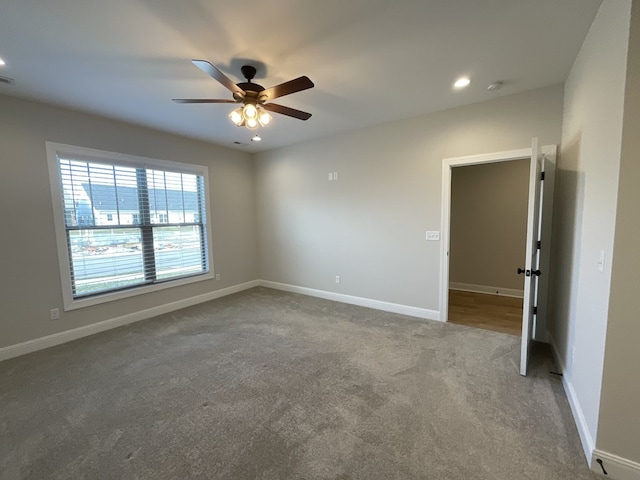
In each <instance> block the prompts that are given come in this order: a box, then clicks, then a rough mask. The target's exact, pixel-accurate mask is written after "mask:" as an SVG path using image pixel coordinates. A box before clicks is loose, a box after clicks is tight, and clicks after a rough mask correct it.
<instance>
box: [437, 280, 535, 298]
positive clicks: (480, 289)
mask: <svg viewBox="0 0 640 480" xmlns="http://www.w3.org/2000/svg"><path fill="white" fill-rule="evenodd" d="M449 288H450V289H451V290H462V291H463V292H475V293H490V294H492V295H502V296H503V297H517V298H522V297H524V290H517V289H515V288H502V287H491V286H487V285H474V284H473V283H460V282H449Z"/></svg>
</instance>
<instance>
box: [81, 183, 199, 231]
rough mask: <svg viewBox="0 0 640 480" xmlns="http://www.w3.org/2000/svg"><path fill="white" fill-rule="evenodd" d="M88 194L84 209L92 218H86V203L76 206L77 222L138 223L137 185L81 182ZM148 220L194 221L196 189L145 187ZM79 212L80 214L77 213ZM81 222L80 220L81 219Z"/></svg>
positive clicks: (97, 223) (164, 221) (101, 223)
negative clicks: (148, 211)
mask: <svg viewBox="0 0 640 480" xmlns="http://www.w3.org/2000/svg"><path fill="white" fill-rule="evenodd" d="M82 188H83V190H84V192H85V194H86V197H87V198H88V212H89V215H91V212H93V218H94V219H95V223H94V222H91V221H89V222H86V223H85V221H84V218H85V216H86V214H87V207H84V206H83V205H82V204H79V205H77V206H76V212H77V213H76V215H77V221H78V223H77V224H78V225H82V224H94V225H135V224H139V223H141V219H140V209H139V204H138V202H139V198H138V189H136V188H134V187H121V186H118V187H117V191H116V195H115V197H114V195H113V192H114V189H115V188H116V187H115V186H113V185H100V184H93V183H92V184H89V183H83V184H82ZM149 206H150V210H151V212H152V214H151V223H185V222H197V221H198V193H197V192H184V193H183V192H181V191H178V190H165V189H151V190H149ZM81 213H82V215H81ZM81 222H82V223H81Z"/></svg>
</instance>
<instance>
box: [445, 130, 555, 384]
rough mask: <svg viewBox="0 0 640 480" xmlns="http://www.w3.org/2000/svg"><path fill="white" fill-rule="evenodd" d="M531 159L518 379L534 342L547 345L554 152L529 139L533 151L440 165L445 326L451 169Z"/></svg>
mask: <svg viewBox="0 0 640 480" xmlns="http://www.w3.org/2000/svg"><path fill="white" fill-rule="evenodd" d="M527 158H528V159H529V162H530V163H529V167H530V168H529V185H528V188H527V191H528V206H527V220H526V222H527V234H526V240H525V249H526V250H525V251H526V254H525V258H524V259H523V260H522V265H521V266H516V269H517V272H518V273H520V274H523V275H524V276H525V279H524V293H523V307H522V339H521V345H522V347H521V358H520V374H521V375H526V374H527V365H528V360H529V353H530V351H531V342H532V341H533V340H537V341H541V342H546V341H547V338H548V335H547V328H546V312H547V309H546V300H547V291H548V279H549V262H550V244H551V242H550V239H551V219H552V210H553V185H554V177H555V161H556V146H555V145H548V146H544V147H539V144H538V139H537V138H533V139H532V142H531V148H526V149H519V150H510V151H505V152H497V153H490V154H483V155H473V156H467V157H456V158H448V159H444V160H443V162H442V215H441V219H442V235H441V240H442V243H441V255H440V267H441V268H440V272H441V275H440V319H441V320H442V321H444V322H447V321H449V283H450V276H449V273H450V237H451V231H450V230H451V224H450V223H451V177H452V171H453V169H454V168H458V167H464V166H470V165H480V164H491V163H499V162H509V161H514V160H521V159H527Z"/></svg>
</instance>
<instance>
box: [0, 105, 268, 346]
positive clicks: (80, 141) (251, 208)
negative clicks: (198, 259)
mask: <svg viewBox="0 0 640 480" xmlns="http://www.w3.org/2000/svg"><path fill="white" fill-rule="evenodd" d="M45 141H52V142H59V143H66V144H72V145H78V146H82V147H89V148H96V149H100V150H108V151H114V152H119V153H126V154H132V155H141V156H146V157H152V158H159V159H164V160H173V161H178V162H180V161H184V162H188V163H197V164H201V165H207V166H208V167H209V181H210V187H211V191H210V199H211V205H209V209H210V212H211V217H212V230H213V260H214V263H215V268H216V272H217V273H220V274H221V277H222V279H221V281H219V282H215V281H204V282H197V283H193V284H190V285H186V286H181V287H176V288H170V289H165V290H162V291H160V292H155V293H149V294H145V295H141V296H137V297H133V298H127V299H123V300H119V301H115V302H110V303H107V304H102V305H99V306H95V307H87V308H83V309H79V310H74V311H70V312H61V313H62V315H61V318H60V319H59V320H56V321H51V320H49V309H51V308H56V307H57V308H60V309H61V310H62V293H61V287H60V272H59V269H58V259H57V253H56V252H57V250H56V243H55V234H54V223H53V210H52V205H51V194H50V187H49V177H48V170H47V159H46V155H45ZM0 145H2V149H1V150H0V152H1V153H0V155H2V157H1V158H0V172H1V174H0V209H1V210H0V211H1V216H2V234H1V235H0V255H1V259H2V262H1V267H0V268H1V269H2V275H1V277H0V278H1V280H0V281H1V282H2V285H1V288H0V305H2V311H1V313H0V348H1V347H4V346H8V345H13V344H17V343H20V342H24V341H27V340H31V339H35V338H39V337H43V336H46V335H50V334H54V333H57V332H61V331H64V330H68V329H72V328H77V327H82V326H85V325H88V324H90V323H95V322H100V321H102V320H107V319H112V318H115V317H119V316H122V315H126V314H129V313H132V312H137V311H140V310H144V309H147V308H151V307H154V306H157V305H161V304H165V303H170V302H174V301H178V300H181V299H184V298H188V297H192V296H196V295H199V294H203V293H207V292H210V291H212V290H216V289H219V288H223V287H227V286H231V285H236V284H239V283H243V282H247V281H250V280H255V279H256V278H257V248H256V244H255V239H256V232H255V223H256V221H255V199H254V188H253V187H254V186H253V163H252V159H251V158H250V156H249V155H248V154H245V153H241V152H237V151H233V150H230V149H226V148H223V147H217V146H214V145H211V144H207V143H204V142H199V141H195V140H190V139H186V138H183V137H178V136H174V135H170V134H167V133H163V132H159V131H154V130H149V129H146V128H142V127H137V126H134V125H129V124H125V123H121V122H117V121H112V120H107V119H105V118H101V117H96V116H92V115H87V114H82V113H78V112H75V111H70V110H65V109H62V108H56V107H52V106H47V105H44V104H40V103H34V102H28V101H24V100H19V99H15V98H11V97H6V96H0Z"/></svg>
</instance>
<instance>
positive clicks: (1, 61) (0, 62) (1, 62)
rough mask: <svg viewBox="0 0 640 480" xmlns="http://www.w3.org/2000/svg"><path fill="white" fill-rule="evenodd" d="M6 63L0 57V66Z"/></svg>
mask: <svg viewBox="0 0 640 480" xmlns="http://www.w3.org/2000/svg"><path fill="white" fill-rule="evenodd" d="M5 65H6V63H5V61H4V60H3V59H2V58H0V67H4V66H5Z"/></svg>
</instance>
